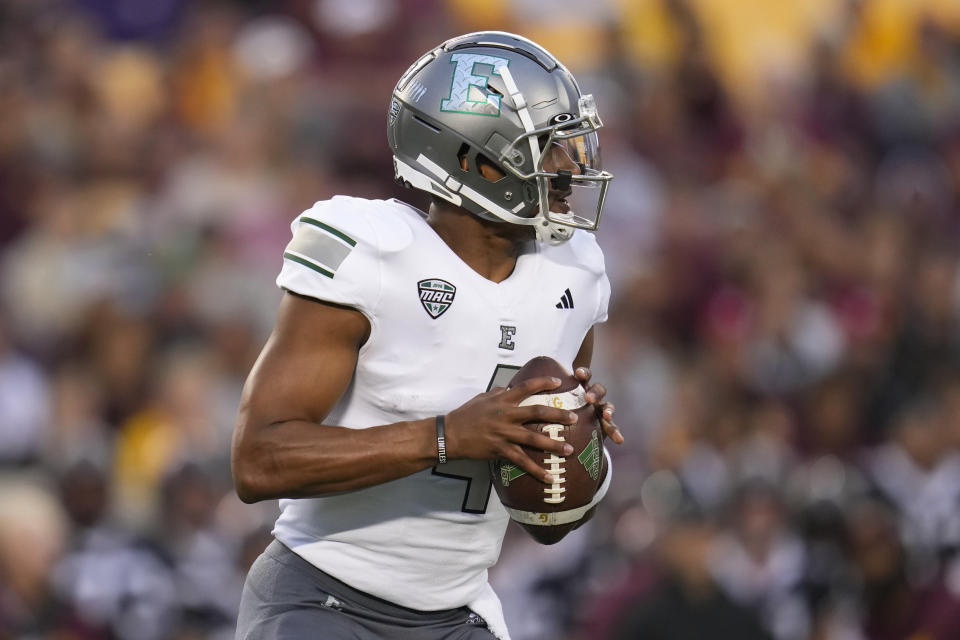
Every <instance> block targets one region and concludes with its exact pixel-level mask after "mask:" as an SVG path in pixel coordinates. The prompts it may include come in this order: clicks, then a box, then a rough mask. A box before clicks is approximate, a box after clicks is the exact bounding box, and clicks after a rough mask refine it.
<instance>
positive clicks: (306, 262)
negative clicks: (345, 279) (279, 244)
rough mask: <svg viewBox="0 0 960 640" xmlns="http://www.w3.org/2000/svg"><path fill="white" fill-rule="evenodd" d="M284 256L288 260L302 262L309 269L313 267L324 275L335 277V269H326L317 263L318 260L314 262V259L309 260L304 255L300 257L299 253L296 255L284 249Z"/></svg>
mask: <svg viewBox="0 0 960 640" xmlns="http://www.w3.org/2000/svg"><path fill="white" fill-rule="evenodd" d="M283 257H284V258H286V259H287V260H293V261H294V262H297V263H299V264H302V265H303V266H305V267H307V268H308V269H313V270H314V271H316V272H317V273H319V274H321V275H324V276H327V277H328V278H332V277H333V271H328V270H327V269H324V268H323V267H321V266H320V265H319V264H317V263H316V262H313V261H312V260H308V259H306V258H302V257H300V256H298V255H296V254H293V253H290V252H289V251H284V252H283Z"/></svg>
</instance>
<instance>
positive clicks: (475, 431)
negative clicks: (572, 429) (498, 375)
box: [446, 377, 577, 484]
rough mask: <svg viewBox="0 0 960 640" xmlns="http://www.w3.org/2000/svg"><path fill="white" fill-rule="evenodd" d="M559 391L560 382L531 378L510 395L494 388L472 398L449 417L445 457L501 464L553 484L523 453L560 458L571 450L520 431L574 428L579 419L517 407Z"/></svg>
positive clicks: (538, 407)
mask: <svg viewBox="0 0 960 640" xmlns="http://www.w3.org/2000/svg"><path fill="white" fill-rule="evenodd" d="M559 386H560V380H559V379H558V378H553V377H542V378H531V379H529V380H526V381H524V382H522V383H520V384H519V385H517V386H515V387H513V388H511V389H504V388H503V387H495V388H493V389H491V390H490V391H487V392H486V393H481V394H480V395H478V396H475V397H473V398H471V399H470V400H468V401H467V402H466V403H464V404H463V405H461V406H460V407H458V408H457V409H454V410H453V411H451V412H450V413H449V414H447V418H446V438H447V456H449V457H450V458H470V459H474V460H491V459H495V458H503V459H506V460H509V461H510V462H512V463H513V464H515V465H517V466H518V467H520V468H521V469H523V470H524V471H526V472H527V473H529V474H530V475H531V476H533V477H535V478H538V479H540V480H541V481H542V482H546V483H547V484H551V483H553V476H551V475H550V474H549V473H548V472H547V471H546V470H545V469H544V468H543V467H541V466H540V465H539V464H537V463H536V462H534V461H533V460H532V459H531V458H530V456H529V455H527V452H526V451H524V450H523V447H530V448H531V449H535V450H538V451H549V452H553V453H555V454H556V455H558V456H561V457H565V456H569V455H571V454H573V447H572V446H570V445H569V444H566V443H564V442H558V441H556V440H554V439H552V438H551V437H550V436H547V435H544V434H542V433H536V432H534V431H531V430H529V429H527V428H526V427H524V426H523V425H524V423H526V422H546V423H551V424H574V423H575V422H576V421H577V414H575V413H573V412H572V411H567V410H565V409H557V408H556V407H548V406H545V405H539V404H534V405H529V406H525V407H521V406H518V405H519V404H520V402H521V401H523V400H524V399H525V398H527V397H529V396H531V395H533V394H535V393H540V392H542V391H551V390H553V389H556V388H557V387H559Z"/></svg>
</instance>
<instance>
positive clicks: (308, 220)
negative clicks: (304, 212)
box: [300, 216, 357, 247]
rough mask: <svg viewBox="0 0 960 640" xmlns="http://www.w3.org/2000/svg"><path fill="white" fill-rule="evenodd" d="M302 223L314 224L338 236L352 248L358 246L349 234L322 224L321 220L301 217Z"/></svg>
mask: <svg viewBox="0 0 960 640" xmlns="http://www.w3.org/2000/svg"><path fill="white" fill-rule="evenodd" d="M300 222H306V223H307V224H312V225H313V226H315V227H317V228H319V229H323V230H324V231H326V232H327V233H330V234H333V235H335V236H337V237H338V238H340V239H341V240H343V241H344V242H346V243H347V244H349V245H350V246H351V247H355V246H357V241H356V240H354V239H353V238H351V237H350V236H348V235H347V234H345V233H344V232H343V231H340V230H339V229H335V228H334V227H331V226H330V225H328V224H326V223H323V222H320V221H319V220H314V219H313V218H308V217H307V216H300Z"/></svg>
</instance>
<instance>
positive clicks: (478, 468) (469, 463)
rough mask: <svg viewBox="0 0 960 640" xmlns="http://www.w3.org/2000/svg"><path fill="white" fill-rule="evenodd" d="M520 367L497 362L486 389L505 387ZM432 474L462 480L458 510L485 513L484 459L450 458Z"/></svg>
mask: <svg viewBox="0 0 960 640" xmlns="http://www.w3.org/2000/svg"><path fill="white" fill-rule="evenodd" d="M519 369H520V367H516V366H514V365H511V364H498V365H497V368H496V369H494V370H493V375H492V376H490V384H488V385H487V391H490V389H493V388H494V387H505V386H507V383H508V382H510V378H512V377H513V374H515V373H516V372H517V371H518V370H519ZM433 475H435V476H443V477H445V478H455V479H457V480H464V481H465V482H466V483H467V486H466V487H465V488H464V491H463V503H462V504H461V505H460V511H463V512H464V513H486V512H487V502H489V501H490V489H491V488H492V487H493V485H492V483H491V480H490V465H489V463H488V462H487V461H486V460H451V461H450V462H448V463H446V464H438V465H437V466H435V467H434V468H433Z"/></svg>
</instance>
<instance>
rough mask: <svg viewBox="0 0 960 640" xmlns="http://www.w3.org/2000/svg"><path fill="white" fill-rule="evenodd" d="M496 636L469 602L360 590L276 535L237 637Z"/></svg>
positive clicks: (253, 572)
mask: <svg viewBox="0 0 960 640" xmlns="http://www.w3.org/2000/svg"><path fill="white" fill-rule="evenodd" d="M314 638H316V639H318V640H492V639H493V634H492V633H490V631H488V630H487V626H486V623H485V622H484V620H483V618H481V617H480V616H478V615H477V614H475V613H473V612H472V611H470V609H468V608H467V607H461V608H459V609H447V610H444V611H415V610H413V609H407V608H405V607H401V606H398V605H395V604H392V603H390V602H387V601H385V600H381V599H380V598H376V597H374V596H371V595H369V594H367V593H364V592H362V591H357V590H356V589H353V588H351V587H349V586H347V585H346V584H344V583H342V582H340V581H339V580H337V579H336V578H334V577H332V576H330V575H327V574H326V573H324V572H323V571H320V570H319V569H317V568H316V567H314V566H313V565H312V564H310V563H309V562H307V561H306V560H304V559H303V558H301V557H300V556H298V555H297V554H295V553H294V552H292V551H290V549H288V548H287V547H285V546H284V545H283V544H281V543H280V542H277V541H276V540H274V541H273V542H271V543H270V546H268V547H267V549H266V551H264V552H263V554H261V555H260V557H259V558H257V560H256V562H254V563H253V566H252V567H250V573H248V574H247V580H246V582H245V583H244V585H243V596H242V598H241V600H240V616H239V618H238V620H237V634H236V640H306V639H314Z"/></svg>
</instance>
